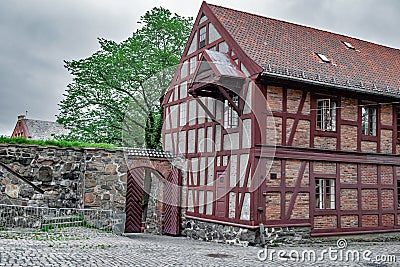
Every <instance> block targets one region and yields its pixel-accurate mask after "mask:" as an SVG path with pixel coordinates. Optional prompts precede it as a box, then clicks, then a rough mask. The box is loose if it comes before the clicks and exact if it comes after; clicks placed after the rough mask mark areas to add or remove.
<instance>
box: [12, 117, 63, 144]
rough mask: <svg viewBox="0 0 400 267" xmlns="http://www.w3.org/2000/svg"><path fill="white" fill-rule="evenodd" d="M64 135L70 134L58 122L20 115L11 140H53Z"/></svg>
mask: <svg viewBox="0 0 400 267" xmlns="http://www.w3.org/2000/svg"><path fill="white" fill-rule="evenodd" d="M64 134H68V130H66V129H65V128H64V127H63V126H62V125H61V124H59V123H57V122H53V121H42V120H32V119H26V117H25V116H24V115H20V116H18V121H17V124H16V125H15V128H14V131H13V133H12V135H11V138H17V137H23V138H26V139H30V140H52V139H54V137H55V136H57V135H64Z"/></svg>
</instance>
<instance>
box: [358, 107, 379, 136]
mask: <svg viewBox="0 0 400 267" xmlns="http://www.w3.org/2000/svg"><path fill="white" fill-rule="evenodd" d="M376 113H377V109H376V107H367V106H364V107H362V108H361V121H362V124H361V125H362V126H361V128H362V134H363V135H371V136H376Z"/></svg>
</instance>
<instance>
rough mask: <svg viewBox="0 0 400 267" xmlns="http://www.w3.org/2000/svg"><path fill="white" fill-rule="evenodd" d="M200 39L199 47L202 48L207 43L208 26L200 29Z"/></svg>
mask: <svg viewBox="0 0 400 267" xmlns="http://www.w3.org/2000/svg"><path fill="white" fill-rule="evenodd" d="M199 34H200V39H199V48H202V47H204V46H205V45H206V26H204V27H202V28H201V29H200V33H199Z"/></svg>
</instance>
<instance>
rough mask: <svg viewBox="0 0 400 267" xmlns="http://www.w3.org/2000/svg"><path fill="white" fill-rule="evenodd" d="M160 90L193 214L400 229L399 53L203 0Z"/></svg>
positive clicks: (319, 230)
mask: <svg viewBox="0 0 400 267" xmlns="http://www.w3.org/2000/svg"><path fill="white" fill-rule="evenodd" d="M180 63H181V64H180V67H179V68H178V70H177V72H176V73H175V76H174V79H173V81H172V84H171V87H170V90H169V91H168V92H167V94H166V95H165V97H164V102H163V105H164V108H165V125H164V130H163V131H164V134H163V139H164V149H165V150H168V151H171V152H173V153H174V154H175V155H178V154H179V155H181V156H183V158H185V159H186V165H185V168H186V171H185V172H184V173H185V174H184V177H183V181H182V182H183V185H184V190H183V194H182V198H183V200H182V201H183V202H184V205H185V207H186V208H185V218H187V219H194V220H199V221H205V222H211V223H217V224H224V225H231V226H239V227H242V228H249V229H255V228H258V227H259V225H260V224H261V223H262V224H263V225H265V226H266V227H297V226H298V227H310V229H311V234H312V235H313V236H321V235H332V234H335V235H336V234H344V233H347V234H355V233H369V232H389V231H398V230H400V212H399V211H400V210H399V209H400V204H399V203H400V191H399V190H400V188H399V187H400V176H399V175H400V158H399V156H398V153H399V150H400V142H399V140H400V139H399V138H398V137H399V134H398V133H399V132H400V131H399V129H400V112H399V111H400V109H399V108H398V107H400V106H399V103H400V76H399V73H400V67H399V66H400V50H398V49H393V48H389V47H385V46H382V45H378V44H373V43H370V42H366V41H362V40H359V39H355V38H351V37H348V36H344V35H340V34H335V33H331V32H326V31H322V30H317V29H314V28H310V27H305V26H301V25H296V24H292V23H288V22H284V21H279V20H275V19H271V18H267V17H262V16H259V15H254V14H249V13H246V12H242V11H236V10H232V9H229V8H225V7H220V6H215V5H211V4H207V3H205V2H203V4H202V6H201V8H200V11H199V13H198V16H197V18H196V20H195V22H194V26H193V30H192V32H191V34H190V37H189V40H188V43H187V46H186V49H185V50H184V51H183V55H182V58H181V62H180Z"/></svg>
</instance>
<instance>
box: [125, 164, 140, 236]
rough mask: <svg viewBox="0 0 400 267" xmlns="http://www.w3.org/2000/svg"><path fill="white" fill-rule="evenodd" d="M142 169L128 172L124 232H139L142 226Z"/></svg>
mask: <svg viewBox="0 0 400 267" xmlns="http://www.w3.org/2000/svg"><path fill="white" fill-rule="evenodd" d="M143 185H144V169H141V168H138V169H133V170H131V171H129V172H128V181H127V189H126V206H125V214H126V221H125V233H140V231H141V229H140V228H141V226H142V213H143V207H142V199H143Z"/></svg>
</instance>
